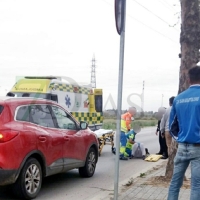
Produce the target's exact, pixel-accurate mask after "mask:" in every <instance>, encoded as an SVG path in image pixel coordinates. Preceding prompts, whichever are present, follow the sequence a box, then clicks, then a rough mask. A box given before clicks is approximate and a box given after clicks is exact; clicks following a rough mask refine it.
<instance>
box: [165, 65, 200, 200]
mask: <svg viewBox="0 0 200 200" xmlns="http://www.w3.org/2000/svg"><path fill="white" fill-rule="evenodd" d="M188 78H189V82H190V87H189V88H188V89H187V90H185V91H184V92H182V93H180V94H179V95H178V96H177V97H176V98H175V99H174V101H173V105H172V108H171V112H170V118H169V125H170V134H171V135H172V137H173V138H174V139H175V140H176V141H177V142H178V150H177V153H176V156H175V158H174V171H173V176H172V179H171V183H170V187H169V192H168V198H167V200H178V196H179V191H180V188H181V186H182V184H183V179H184V175H185V171H186V169H187V168H188V166H189V165H190V166H191V194H190V200H199V199H200V66H195V67H193V68H191V69H190V70H189V71H188Z"/></svg>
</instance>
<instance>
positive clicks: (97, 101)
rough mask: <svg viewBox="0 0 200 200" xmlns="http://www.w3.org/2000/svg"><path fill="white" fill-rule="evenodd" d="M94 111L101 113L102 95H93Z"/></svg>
mask: <svg viewBox="0 0 200 200" xmlns="http://www.w3.org/2000/svg"><path fill="white" fill-rule="evenodd" d="M95 110H96V112H102V95H95Z"/></svg>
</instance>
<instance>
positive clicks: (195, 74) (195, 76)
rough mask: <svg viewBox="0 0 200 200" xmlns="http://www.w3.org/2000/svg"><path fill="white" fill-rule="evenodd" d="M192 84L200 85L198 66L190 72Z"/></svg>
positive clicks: (199, 67)
mask: <svg viewBox="0 0 200 200" xmlns="http://www.w3.org/2000/svg"><path fill="white" fill-rule="evenodd" d="M188 75H189V79H190V82H191V83H200V66H198V65H196V66H195V67H193V68H191V69H190V70H189V71H188Z"/></svg>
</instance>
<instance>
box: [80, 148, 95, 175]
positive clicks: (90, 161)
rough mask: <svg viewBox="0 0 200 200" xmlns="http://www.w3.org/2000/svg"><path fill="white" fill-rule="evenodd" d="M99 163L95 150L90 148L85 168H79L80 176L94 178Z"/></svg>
mask: <svg viewBox="0 0 200 200" xmlns="http://www.w3.org/2000/svg"><path fill="white" fill-rule="evenodd" d="M96 163H97V154H96V151H95V150H94V148H90V150H89V152H88V155H87V158H86V161H85V166H84V167H80V168H79V174H80V176H82V177H91V176H93V174H94V172H95V168H96Z"/></svg>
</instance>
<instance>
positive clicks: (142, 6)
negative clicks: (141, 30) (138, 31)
mask: <svg viewBox="0 0 200 200" xmlns="http://www.w3.org/2000/svg"><path fill="white" fill-rule="evenodd" d="M133 1H134V2H135V3H137V4H138V5H139V6H141V7H142V8H144V9H145V10H147V11H148V12H150V13H151V14H152V15H154V16H155V17H157V18H158V19H159V20H161V21H162V22H164V23H165V24H167V25H168V26H169V27H171V25H170V24H169V23H168V22H167V21H165V20H164V19H162V18H161V17H159V16H158V15H156V14H155V13H154V12H152V11H151V10H149V9H148V8H147V7H145V6H144V5H142V4H141V3H139V2H138V1H136V0H133ZM173 28H174V27H173ZM174 29H175V30H176V31H178V30H177V29H176V28H174Z"/></svg>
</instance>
